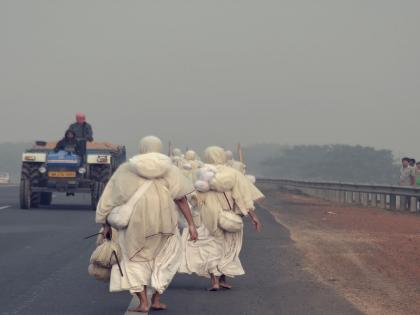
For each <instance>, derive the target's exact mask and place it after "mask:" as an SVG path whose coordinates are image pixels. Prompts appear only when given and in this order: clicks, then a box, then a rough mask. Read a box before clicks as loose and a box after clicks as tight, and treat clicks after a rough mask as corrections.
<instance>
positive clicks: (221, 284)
mask: <svg viewBox="0 0 420 315" xmlns="http://www.w3.org/2000/svg"><path fill="white" fill-rule="evenodd" d="M220 287H221V288H222V289H226V290H230V289H232V288H233V287H232V286H231V285H230V284H227V283H226V282H220Z"/></svg>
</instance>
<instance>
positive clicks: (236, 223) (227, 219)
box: [217, 193, 244, 233]
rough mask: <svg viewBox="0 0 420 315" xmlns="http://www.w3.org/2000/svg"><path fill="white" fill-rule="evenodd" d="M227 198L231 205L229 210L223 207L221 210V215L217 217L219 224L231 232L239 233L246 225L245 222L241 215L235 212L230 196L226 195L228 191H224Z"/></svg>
mask: <svg viewBox="0 0 420 315" xmlns="http://www.w3.org/2000/svg"><path fill="white" fill-rule="evenodd" d="M223 195H224V196H225V198H226V201H227V203H228V205H229V210H224V209H222V210H221V211H220V212H219V217H218V219H217V224H218V225H219V227H220V228H221V229H222V230H224V231H226V232H229V233H237V232H239V231H241V230H242V229H243V227H244V222H243V221H242V218H241V216H240V215H238V214H236V213H235V212H233V207H232V206H231V204H230V202H229V198H228V197H227V196H226V193H223Z"/></svg>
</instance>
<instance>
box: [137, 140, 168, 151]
mask: <svg viewBox="0 0 420 315" xmlns="http://www.w3.org/2000/svg"><path fill="white" fill-rule="evenodd" d="M162 147H163V145H162V141H161V140H160V139H159V138H158V137H155V136H147V137H144V138H143V139H141V140H140V145H139V151H140V152H139V153H140V154H146V153H152V152H153V153H162Z"/></svg>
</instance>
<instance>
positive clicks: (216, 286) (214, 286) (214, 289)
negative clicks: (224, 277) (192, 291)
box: [207, 285, 220, 292]
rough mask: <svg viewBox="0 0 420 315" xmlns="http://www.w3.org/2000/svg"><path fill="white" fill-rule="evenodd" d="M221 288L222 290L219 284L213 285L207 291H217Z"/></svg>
mask: <svg viewBox="0 0 420 315" xmlns="http://www.w3.org/2000/svg"><path fill="white" fill-rule="evenodd" d="M219 290H220V286H219V285H213V286H212V287H211V288H209V289H208V290H207V291H209V292H215V291H219Z"/></svg>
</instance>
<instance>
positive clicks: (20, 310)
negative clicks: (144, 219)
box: [0, 187, 359, 315]
mask: <svg viewBox="0 0 420 315" xmlns="http://www.w3.org/2000/svg"><path fill="white" fill-rule="evenodd" d="M88 203H89V200H88V199H87V198H85V199H83V198H80V197H79V198H73V199H67V198H65V199H64V197H57V198H55V199H54V205H53V206H51V207H48V208H44V209H33V210H19V209H18V205H17V188H13V187H0V209H1V208H2V207H6V206H10V208H4V209H2V210H0V248H1V252H0V270H1V272H0V288H1V293H0V314H4V315H5V314H39V315H49V314H51V315H52V314H64V315H67V314H68V315H84V314H87V315H96V314H98V315H114V314H124V312H125V310H126V309H127V306H128V304H129V303H130V301H131V297H130V296H129V295H128V294H108V293H107V286H106V285H105V284H101V283H99V282H96V281H94V280H93V279H91V278H89V276H88V275H87V262H88V260H89V256H90V253H91V252H92V250H93V248H94V244H93V240H92V241H84V240H82V238H83V236H86V235H89V234H93V233H94V232H96V230H97V227H96V226H95V224H94V223H93V218H94V213H93V212H92V211H91V210H89V209H88V206H86V205H88ZM84 204H85V205H84ZM259 213H260V216H261V219H262V222H263V224H264V231H263V232H262V233H260V234H256V233H254V232H253V231H252V230H251V228H250V226H249V224H248V226H247V230H246V233H245V234H246V239H245V246H244V251H243V255H242V258H243V263H244V265H245V268H246V271H247V275H246V276H245V277H241V278H238V279H234V280H233V282H232V283H233V284H234V285H235V289H234V290H232V291H225V292H215V293H213V292H212V293H209V292H206V290H205V289H206V288H207V286H208V283H207V281H206V280H205V279H201V278H198V277H193V276H184V275H183V276H177V277H176V279H175V281H174V282H173V284H172V286H171V288H170V289H169V290H168V291H167V293H166V294H165V299H164V302H166V303H168V305H169V307H170V309H169V310H168V311H167V312H165V314H168V315H169V314H176V315H181V314H209V315H210V314H212V315H213V314H232V315H234V314H253V315H255V314H322V315H325V314H359V312H358V311H357V310H355V309H354V308H353V307H352V305H350V304H349V303H348V302H347V301H345V300H344V299H343V298H341V297H339V296H337V294H336V293H335V292H334V291H333V290H332V289H330V288H328V287H325V286H323V285H322V284H320V283H318V282H317V281H316V280H315V279H314V278H312V277H311V276H310V275H309V274H307V273H306V272H305V271H304V270H303V269H302V267H301V266H302V262H301V257H300V255H299V254H298V252H297V251H296V249H295V247H294V245H293V242H292V241H291V240H290V237H289V234H288V231H287V230H286V229H285V228H284V227H282V226H281V225H279V224H277V223H275V221H274V220H273V219H272V217H271V216H270V215H269V214H268V213H267V212H266V211H264V210H262V209H260V210H259Z"/></svg>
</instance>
